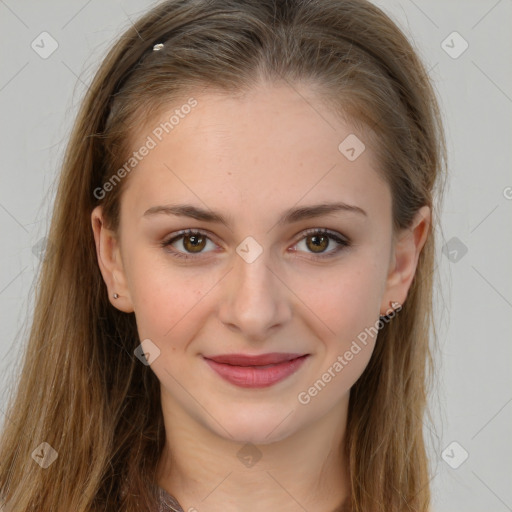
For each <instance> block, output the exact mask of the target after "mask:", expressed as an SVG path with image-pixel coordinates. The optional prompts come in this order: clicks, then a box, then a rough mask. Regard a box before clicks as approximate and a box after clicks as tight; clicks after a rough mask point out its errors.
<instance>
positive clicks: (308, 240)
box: [161, 228, 351, 260]
mask: <svg viewBox="0 0 512 512" xmlns="http://www.w3.org/2000/svg"><path fill="white" fill-rule="evenodd" d="M304 235H305V236H303V237H302V238H301V240H300V241H299V242H298V243H297V244H295V245H294V247H293V249H292V251H293V252H296V251H297V249H296V248H297V247H298V246H299V245H300V244H304V247H305V248H306V252H310V253H311V254H312V255H313V256H312V257H313V259H324V258H330V257H333V256H334V255H336V254H337V253H339V252H340V251H341V250H342V249H343V248H345V247H349V246H350V245H351V244H350V241H349V240H348V239H347V238H346V237H344V236H343V235H340V234H339V233H336V232H334V231H330V230H328V229H319V228H315V229H309V230H307V231H306V232H305V233H304ZM333 241H334V242H335V244H337V246H335V247H334V248H333V249H332V250H330V251H326V249H327V248H328V247H329V245H332V244H331V242H333ZM208 242H210V243H211V244H212V245H213V249H215V247H216V244H214V243H213V242H212V240H211V239H210V238H209V236H208V234H207V233H205V232H203V231H201V230H194V229H187V230H185V231H180V232H179V233H177V234H176V235H174V236H172V237H171V238H169V239H167V240H164V241H163V242H162V243H161V246H162V247H164V248H167V249H168V250H169V252H170V253H171V255H172V256H173V257H176V258H183V259H185V260H188V259H193V258H194V255H198V256H199V255H201V254H203V253H204V252H210V251H204V250H203V249H204V248H205V247H206V246H207V244H208ZM175 244H181V248H179V247H178V248H177V247H176V246H175Z"/></svg>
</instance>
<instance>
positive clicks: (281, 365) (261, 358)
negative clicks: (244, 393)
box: [203, 352, 309, 388]
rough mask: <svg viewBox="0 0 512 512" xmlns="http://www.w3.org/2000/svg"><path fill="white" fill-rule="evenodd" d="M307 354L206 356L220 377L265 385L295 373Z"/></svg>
mask: <svg viewBox="0 0 512 512" xmlns="http://www.w3.org/2000/svg"><path fill="white" fill-rule="evenodd" d="M308 357H309V354H292V353H283V352H274V353H270V354H261V355H246V354H223V355H217V356H211V357H206V356H203V358H204V360H205V361H206V362H207V363H208V365H209V366H210V368H212V369H213V370H214V371H215V372H216V373H217V374H218V375H220V377H222V378H223V379H225V380H227V381H228V382H230V383H231V384H234V385H235V386H239V387H243V388H264V387H268V386H272V385H274V384H277V383H278V382H280V381H282V380H284V379H286V378H287V377H289V376H290V375H292V374H294V373H295V372H296V371H297V370H298V369H299V368H300V367H301V366H302V365H303V363H304V361H305V360H306V359H307V358H308Z"/></svg>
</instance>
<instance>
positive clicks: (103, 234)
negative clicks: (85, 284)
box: [91, 206, 133, 313]
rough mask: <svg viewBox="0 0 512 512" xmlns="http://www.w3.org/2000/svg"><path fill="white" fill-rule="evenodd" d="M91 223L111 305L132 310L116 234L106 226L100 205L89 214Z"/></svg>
mask: <svg viewBox="0 0 512 512" xmlns="http://www.w3.org/2000/svg"><path fill="white" fill-rule="evenodd" d="M91 224H92V230H93V233H94V242H95V244H96V256H97V259H98V266H99V268H100V272H101V275H102V276H103V280H104V281H105V284H106V286H107V290H108V295H109V300H110V302H111V304H112V305H113V306H115V307H116V308H117V309H119V310H120V311H124V312H125V313H132V312H133V305H132V301H131V297H130V293H129V290H128V286H127V280H126V275H125V271H124V267H123V263H122V259H121V251H120V247H119V244H118V239H117V237H116V234H115V233H114V232H113V231H111V230H109V229H108V228H107V227H106V224H105V221H104V218H103V212H102V207H101V206H97V207H96V208H95V209H94V210H93V211H92V214H91Z"/></svg>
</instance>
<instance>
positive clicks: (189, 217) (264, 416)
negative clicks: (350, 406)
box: [93, 85, 417, 444]
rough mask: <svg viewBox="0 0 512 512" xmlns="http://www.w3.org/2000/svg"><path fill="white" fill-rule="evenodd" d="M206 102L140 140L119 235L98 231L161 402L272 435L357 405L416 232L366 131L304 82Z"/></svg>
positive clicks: (195, 417) (165, 118)
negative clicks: (398, 239) (401, 214)
mask: <svg viewBox="0 0 512 512" xmlns="http://www.w3.org/2000/svg"><path fill="white" fill-rule="evenodd" d="M194 99H195V101H196V102H197V104H195V103H194V102H193V101H188V102H187V100H189V98H185V99H184V101H183V104H180V105H173V106H172V108H171V107H170V108H169V110H168V112H166V113H165V114H163V115H162V116H161V117H158V119H154V120H153V122H152V123H150V124H149V125H148V126H146V127H144V128H141V129H140V130H139V131H138V132H137V134H136V137H134V150H135V151H137V156H136V158H137V164H136V167H135V168H134V169H133V170H131V171H130V174H129V176H127V177H124V178H123V179H125V180H126V183H124V184H123V185H124V186H125V189H124V192H123V195H122V200H121V221H120V228H119V232H118V233H119V238H118V240H117V242H116V240H115V239H114V238H112V239H111V238H109V236H110V235H109V232H108V231H107V230H105V229H104V227H103V229H102V230H101V233H102V234H101V236H100V235H99V231H96V234H97V243H98V244H99V243H100V242H99V240H100V238H101V240H102V242H101V244H103V249H102V250H104V251H105V252H104V253H101V251H100V250H99V254H100V253H101V254H103V256H102V257H100V260H102V261H100V267H101V269H102V272H103V275H104V277H105V280H106V282H107V284H108V287H109V293H110V296H112V294H113V293H118V294H119V295H120V297H119V298H118V299H117V300H112V303H113V304H114V305H115V306H116V307H118V308H119V309H121V310H123V311H126V312H130V311H134V312H135V316H136V320H137V326H138V331H139V335H140V339H141V341H142V340H145V341H144V342H143V343H142V346H143V348H144V352H146V353H147V354H148V358H149V361H150V362H151V369H152V370H153V371H154V372H155V374H156V375H157V377H158V379H159V381H160V383H161V389H162V400H163V406H164V408H165V409H166V410H168V411H172V412H170V414H173V415H176V416H181V417H187V418H188V419H191V420H192V421H195V422H197V423H199V424H200V425H201V426H202V427H205V428H206V429H208V430H209V431H211V432H213V433H216V434H218V435H220V436H223V437H225V438H229V439H233V440H236V441H239V442H252V443H255V444H256V443H269V442H272V441H276V440H279V439H282V438H284V437H287V436H289V435H291V434H292V433H294V432H296V431H298V430H300V429H303V428H306V427H307V426H309V425H311V424H312V423H313V422H315V421H317V420H319V419H320V418H322V417H324V416H325V415H326V414H327V413H330V412H334V413H336V410H337V409H338V410H339V411H340V414H341V413H342V411H343V410H344V408H346V404H347V400H348V393H349V390H350V388H351V386H352V385H353V384H354V383H355V382H356V380H357V379H358V377H359V376H360V375H361V373H362V372H363V370H364V368H365V367H366V365H367V363H368V361H369V358H370V356H371V353H372V350H373V348H374V344H375V329H373V327H375V325H376V323H377V322H378V320H379V314H384V313H385V312H386V311H388V313H389V311H390V304H389V303H390V301H395V302H396V303H397V304H396V305H395V307H397V306H398V304H401V303H402V301H403V300H405V297H406V294H407V289H408V286H409V284H410V280H411V279H412V275H413V273H414V268H413V267H414V266H415V264H416V261H415V258H416V257H417V247H416V245H417V240H416V239H415V238H409V239H408V240H411V243H406V242H404V243H403V245H401V246H400V247H398V246H396V247H395V246H394V241H393V233H392V222H391V221H392V218H391V195H390V190H389V188H388V186H387V185H386V184H385V182H384V181H382V179H381V178H380V177H379V169H378V163H377V162H376V161H375V160H374V158H373V155H372V151H371V150H370V148H369V147H366V149H363V146H362V145H361V143H363V144H364V142H365V141H364V136H363V135H361V134H356V133H355V130H354V128H353V127H351V126H349V125H347V124H345V123H344V122H342V121H341V120H340V119H338V118H337V117H335V116H334V114H333V113H332V112H331V111H329V110H328V109H326V108H325V107H323V106H322V105H321V104H320V102H319V101H316V100H315V97H314V95H313V94H312V93H311V92H310V91H309V90H308V89H306V88H300V87H299V86H296V87H294V88H293V89H292V88H289V87H285V86H276V85H273V86H270V85H266V86H263V85H261V86H258V87H255V88H254V89H253V90H252V91H251V92H250V93H248V94H246V95H245V96H243V97H237V98H234V97H228V96H226V95H224V96H223V95H219V94H215V93H213V92H209V93H204V92H203V93H201V94H198V95H194ZM186 104H188V105H193V104H195V106H193V108H186V107H183V105H186ZM176 110H178V112H176ZM173 114H175V117H174V118H173V121H172V122H171V123H172V127H171V128H169V127H170V126H171V124H169V119H170V118H171V116H172V115H173ZM177 119H178V121H176V120H177ZM165 122H168V124H167V125H165V124H161V123H165ZM162 126H166V129H164V128H162ZM167 132H168V133H167ZM148 137H149V138H148ZM347 137H348V139H347ZM356 137H357V138H356ZM344 141H345V142H344ZM340 144H341V145H340ZM143 146H146V148H147V150H141V151H139V148H141V147H143ZM132 163H133V162H132ZM107 193H108V192H107ZM319 205H324V206H325V209H324V210H323V211H322V210H321V209H319V208H318V206H319ZM333 205H338V206H336V207H335V206H333ZM343 205H345V206H343ZM185 206H186V207H185ZM98 215H100V209H98V211H95V213H93V218H94V217H95V216H98ZM221 217H222V219H223V221H222V222H221V221H219V219H220V218H221ZM93 224H94V222H93ZM183 230H193V231H194V232H195V231H197V232H198V233H195V234H192V235H191V234H188V235H185V236H182V231H183ZM315 230H319V231H320V232H324V231H327V232H328V233H327V234H325V233H324V234H322V233H320V234H315V233H314V231H315ZM404 240H405V239H404ZM414 240H416V241H414ZM111 242H112V243H111ZM345 244H347V245H345ZM98 247H99V245H98ZM106 247H111V248H112V252H111V253H108V251H107V250H106V249H105V248H106ZM397 251H400V252H397ZM411 271H412V272H411ZM147 340H150V341H147ZM269 354H270V355H269ZM244 356H245V357H244ZM259 356H261V357H259ZM251 357H252V359H251ZM214 359H216V361H214ZM141 364H142V363H141Z"/></svg>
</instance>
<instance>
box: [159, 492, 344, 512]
mask: <svg viewBox="0 0 512 512" xmlns="http://www.w3.org/2000/svg"><path fill="white" fill-rule="evenodd" d="M158 497H159V506H160V508H159V509H158V512H185V511H184V510H183V508H182V506H181V505H180V504H179V502H178V500H177V499H176V498H175V497H174V496H172V495H171V494H169V493H168V492H167V491H166V490H165V489H163V488H162V487H160V486H158ZM350 510H351V508H350V500H345V501H344V502H343V503H342V504H341V505H340V506H339V507H337V508H336V509H334V510H333V512H349V511H350Z"/></svg>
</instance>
